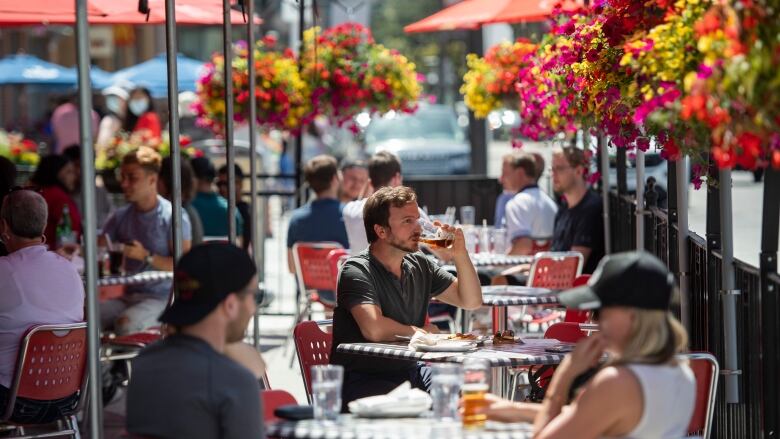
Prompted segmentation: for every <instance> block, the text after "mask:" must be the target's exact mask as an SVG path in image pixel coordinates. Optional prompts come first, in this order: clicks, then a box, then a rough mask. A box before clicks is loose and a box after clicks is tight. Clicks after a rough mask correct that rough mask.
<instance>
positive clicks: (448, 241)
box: [417, 217, 455, 248]
mask: <svg viewBox="0 0 780 439" xmlns="http://www.w3.org/2000/svg"><path fill="white" fill-rule="evenodd" d="M417 222H418V223H419V224H420V227H422V232H421V233H420V242H422V243H424V244H428V245H430V246H433V247H440V248H447V247H450V246H452V241H453V240H454V239H455V235H453V234H452V233H448V232H445V231H443V230H442V229H441V227H438V226H436V225H435V224H433V223H432V222H431V221H430V220H429V219H427V218H423V217H420V219H419V220H418V221H417Z"/></svg>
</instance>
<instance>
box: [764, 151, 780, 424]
mask: <svg viewBox="0 0 780 439" xmlns="http://www.w3.org/2000/svg"><path fill="white" fill-rule="evenodd" d="M778 229H780V170H779V169H773V168H772V167H771V166H769V167H767V169H766V172H765V174H764V202H763V210H762V218H761V255H760V261H759V276H760V282H761V313H762V319H761V320H762V325H761V331H762V334H763V337H762V338H763V340H762V341H763V343H762V344H763V359H764V364H763V372H764V373H763V379H764V382H763V383H762V384H763V385H762V388H763V402H764V435H765V437H777V433H778V422H780V406H779V404H778V397H779V395H780V381H778V379H777V368H778V366H780V349H778V346H777V344H778V340H779V339H780V331H779V329H780V326H779V325H778V322H777V319H778V315H780V306H778V305H780V301H778V293H780V291H778V288H779V287H780V286H779V285H777V284H776V283H774V282H770V281H769V275H770V274H771V273H776V272H777V239H778Z"/></svg>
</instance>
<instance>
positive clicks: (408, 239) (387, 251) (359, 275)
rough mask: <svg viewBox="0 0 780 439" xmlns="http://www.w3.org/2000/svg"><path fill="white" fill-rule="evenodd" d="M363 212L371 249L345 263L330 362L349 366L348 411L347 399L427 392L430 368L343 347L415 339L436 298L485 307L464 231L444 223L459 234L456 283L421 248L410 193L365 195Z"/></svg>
mask: <svg viewBox="0 0 780 439" xmlns="http://www.w3.org/2000/svg"><path fill="white" fill-rule="evenodd" d="M364 212H365V216H364V223H365V229H366V235H367V236H368V241H369V242H370V245H369V247H368V249H367V250H364V251H363V252H361V253H360V254H358V255H357V256H353V257H351V258H349V259H348V260H347V261H346V262H345V264H344V267H343V268H342V272H341V276H340V277H339V284H338V294H337V298H338V306H337V307H336V309H335V310H334V314H333V350H332V353H331V357H330V358H331V363H333V364H340V365H342V366H344V386H343V389H342V398H343V399H342V401H343V406H342V409H343V410H344V409H345V408H346V407H347V404H348V403H349V402H350V401H354V400H355V399H358V398H362V397H366V396H372V395H379V394H384V393H387V392H389V391H390V390H392V389H393V388H395V387H397V386H398V385H399V384H401V383H403V382H404V381H410V382H411V383H412V385H413V386H414V387H417V388H421V389H425V390H427V389H428V388H429V386H430V370H429V369H428V368H427V367H425V366H423V365H422V364H417V363H416V362H414V361H407V360H388V359H385V358H373V357H366V356H362V355H350V354H344V353H340V352H337V351H336V347H337V346H338V345H339V344H341V343H364V342H384V341H395V340H396V338H395V336H396V335H407V336H410V335H413V334H414V333H415V331H417V330H419V328H420V327H422V326H423V325H424V323H425V316H426V314H427V310H428V303H429V302H430V300H431V298H432V297H436V298H437V299H438V300H440V301H442V302H444V303H448V304H451V305H455V306H459V307H461V308H464V309H476V308H479V307H480V306H482V290H481V287H480V285H479V279H478V278H477V272H476V270H475V269H474V266H473V265H472V263H471V259H470V258H469V255H468V252H467V251H466V244H465V239H464V237H463V231H462V230H460V229H455V228H453V227H450V226H448V225H444V226H442V229H443V230H444V231H446V232H452V233H453V234H454V241H453V244H452V247H451V248H450V249H448V251H449V252H451V253H452V259H453V261H454V264H455V267H456V268H457V272H458V278H455V277H454V276H453V275H451V274H450V273H448V272H446V271H444V270H443V269H441V268H440V267H439V266H438V265H436V264H435V263H434V262H432V261H431V259H429V258H428V257H427V256H425V255H423V254H422V253H420V252H419V251H418V250H419V239H420V233H421V227H420V224H419V223H418V219H419V218H420V213H419V208H418V206H417V196H416V194H415V193H414V191H413V190H412V189H410V188H408V187H405V186H398V187H384V188H381V189H379V190H378V191H376V192H375V193H374V194H373V195H371V197H370V198H368V200H367V201H366V205H365V210H364Z"/></svg>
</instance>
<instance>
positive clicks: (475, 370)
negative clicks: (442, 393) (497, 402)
mask: <svg viewBox="0 0 780 439" xmlns="http://www.w3.org/2000/svg"><path fill="white" fill-rule="evenodd" d="M489 388H490V362H489V361H488V360H485V359H483V358H469V359H467V360H466V361H464V362H463V427H465V428H480V427H483V426H484V425H485V421H486V420H487V414H485V409H486V408H487V399H486V397H485V395H486V394H487V392H488V389H489Z"/></svg>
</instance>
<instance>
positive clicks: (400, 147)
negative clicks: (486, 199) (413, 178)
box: [365, 104, 471, 175]
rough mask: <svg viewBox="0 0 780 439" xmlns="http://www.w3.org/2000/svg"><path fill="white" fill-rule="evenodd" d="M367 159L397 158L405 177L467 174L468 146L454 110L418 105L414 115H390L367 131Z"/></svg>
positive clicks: (375, 119) (469, 149)
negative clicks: (388, 155)
mask: <svg viewBox="0 0 780 439" xmlns="http://www.w3.org/2000/svg"><path fill="white" fill-rule="evenodd" d="M365 142H366V149H365V152H366V154H367V155H371V154H374V153H376V152H379V151H390V152H392V153H394V154H396V155H397V156H398V157H399V158H400V159H401V163H402V166H403V172H404V175H449V174H468V173H469V172H470V170H471V146H470V145H469V143H468V139H466V134H465V132H464V131H463V128H461V127H460V126H459V125H458V119H457V115H456V113H455V110H454V109H453V108H452V107H450V106H446V105H431V104H421V105H420V108H419V109H418V110H417V112H416V113H414V114H402V113H395V112H390V113H388V114H386V115H384V116H382V117H377V118H373V119H372V120H371V122H370V123H369V124H368V126H367V127H366V131H365Z"/></svg>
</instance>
